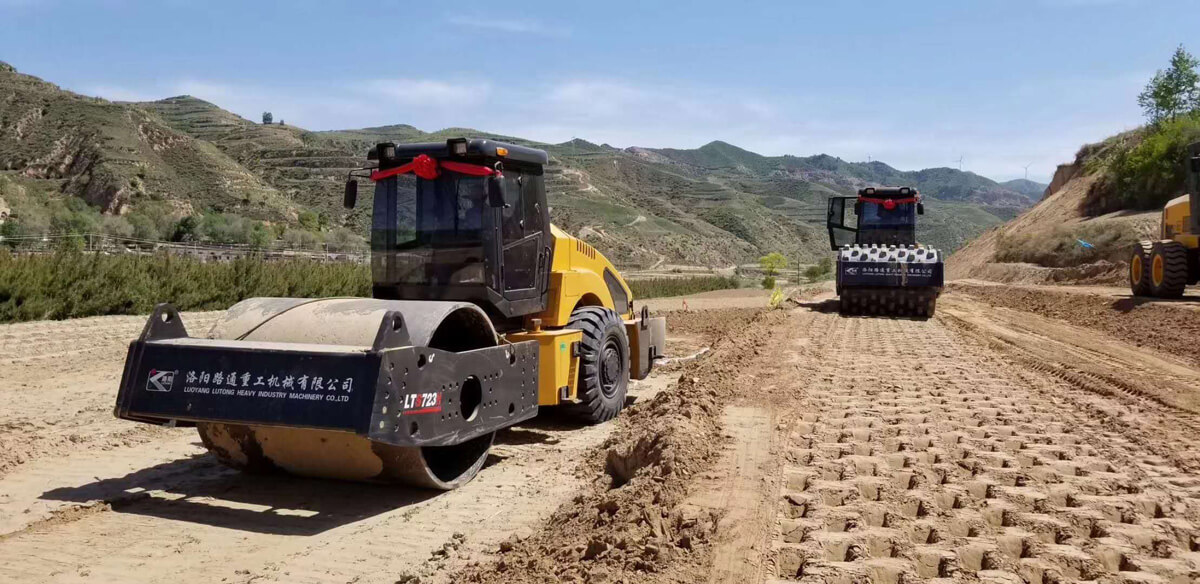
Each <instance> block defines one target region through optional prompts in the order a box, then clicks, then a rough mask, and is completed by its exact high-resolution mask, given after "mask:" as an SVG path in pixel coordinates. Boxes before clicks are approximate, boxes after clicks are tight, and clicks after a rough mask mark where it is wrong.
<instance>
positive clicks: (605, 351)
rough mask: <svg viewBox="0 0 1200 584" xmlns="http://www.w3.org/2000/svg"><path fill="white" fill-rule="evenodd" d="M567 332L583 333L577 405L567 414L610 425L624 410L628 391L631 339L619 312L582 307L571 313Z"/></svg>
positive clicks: (588, 421) (594, 307)
mask: <svg viewBox="0 0 1200 584" xmlns="http://www.w3.org/2000/svg"><path fill="white" fill-rule="evenodd" d="M567 327H568V328H573V329H579V330H580V331H583V339H582V340H581V341H580V345H579V380H578V382H577V390H576V396H577V398H578V402H577V403H575V404H572V405H570V406H568V408H567V411H569V412H570V413H571V414H572V415H574V416H576V417H578V418H579V419H581V420H583V421H585V422H587V423H589V424H599V423H602V422H607V421H608V420H611V419H613V418H615V417H617V414H619V413H621V410H622V409H623V408H624V407H625V393H626V390H627V389H628V388H629V338H628V337H627V336H626V334H625V323H623V322H621V317H620V316H619V315H617V313H616V312H613V311H612V310H609V309H607V308H604V307H600V306H582V307H579V308H576V309H575V312H572V313H571V319H570V321H569V322H568V324H567Z"/></svg>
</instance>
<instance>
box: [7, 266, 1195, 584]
mask: <svg viewBox="0 0 1200 584" xmlns="http://www.w3.org/2000/svg"><path fill="white" fill-rule="evenodd" d="M1028 294H1030V295H1032V296H1030V306H1034V307H1036V308H1035V310H1037V312H1032V311H1029V310H1023V309H1022V306H1020V305H1016V304H1014V303H1013V302H1012V300H1011V295H1004V294H1003V293H998V292H997V291H996V290H993V289H990V288H987V287H985V286H982V285H959V286H952V287H951V289H950V290H949V291H948V292H947V294H946V295H944V296H943V298H942V299H941V301H940V302H939V309H938V315H937V317H936V318H934V319H931V320H907V319H880V318H857V317H856V318H847V317H842V316H840V315H838V314H837V313H836V303H835V302H834V301H833V300H832V296H831V295H830V294H829V293H828V292H822V291H819V290H818V291H810V292H807V293H803V294H798V295H797V298H796V301H795V302H793V303H791V304H789V305H788V306H786V307H785V308H783V309H781V310H774V311H765V310H762V309H755V308H738V309H712V310H692V311H690V312H688V313H672V314H671V315H670V322H671V327H672V333H671V335H672V338H671V347H670V349H671V351H670V352H671V353H672V356H675V357H687V356H691V355H694V354H696V353H698V352H700V351H702V350H703V349H709V350H708V351H707V352H705V353H704V354H703V355H701V356H700V357H698V358H695V359H679V360H676V361H673V362H671V363H670V364H669V365H667V366H666V367H663V368H662V371H660V372H659V373H657V374H656V375H655V376H653V377H652V378H651V379H650V380H648V381H647V382H643V383H640V384H638V385H637V387H636V388H635V390H634V391H633V392H632V394H633V395H634V397H635V403H634V404H633V406H632V407H631V408H630V409H629V411H628V413H626V414H624V415H622V417H621V418H620V419H618V421H616V422H615V423H610V424H606V425H603V426H597V427H590V428H577V427H573V426H571V425H570V424H567V423H565V422H563V421H561V420H556V419H555V418H553V417H549V418H547V419H544V420H539V421H537V422H536V423H534V424H530V425H529V426H525V427H521V428H517V429H514V430H510V431H507V432H504V433H503V434H502V435H501V436H500V437H498V443H499V446H498V447H497V448H496V449H495V451H494V454H495V455H494V456H493V457H492V460H490V461H489V464H488V466H487V467H486V468H485V469H484V470H483V472H482V473H481V474H480V475H479V476H478V477H477V478H476V480H475V481H473V482H472V483H470V484H468V485H467V486H466V487H464V488H462V489H459V490H457V491H453V492H450V493H442V494H438V493H428V492H421V491H413V490H404V489H395V488H389V487H383V486H372V485H359V484H350V483H338V482H331V481H315V480H303V479H295V478H288V477H279V476H247V475H242V474H239V473H236V472H232V471H229V470H226V469H224V468H222V467H220V466H219V465H217V464H216V463H215V462H214V461H213V460H212V459H211V457H209V456H208V455H207V454H205V453H204V451H203V449H202V448H201V447H200V446H199V444H198V439H197V438H196V436H195V434H194V431H191V430H186V429H168V428H155V427H150V426H145V425H134V424H128V423H125V422H120V421H118V420H115V419H113V418H112V417H111V406H112V402H113V399H114V396H115V386H116V384H117V378H118V377H119V375H120V367H121V362H122V360H123V358H124V347H125V343H127V341H128V340H129V339H131V338H132V337H133V336H134V335H136V333H137V331H138V329H140V327H141V323H142V319H140V318H126V317H112V318H102V319H87V320H83V321H71V322H61V323H30V324H21V325H10V326H6V327H0V361H2V365H3V369H2V370H0V399H3V400H4V403H5V404H6V406H5V407H4V408H0V581H3V582H9V581H11V582H77V581H78V582H263V581H276V582H388V583H391V582H405V583H412V582H452V581H453V582H458V581H480V582H543V581H556V580H559V581H578V582H620V581H624V582H697V581H708V582H737V583H739V584H741V583H745V582H792V581H801V582H829V583H834V582H847V583H850V582H918V581H939V580H940V581H947V582H949V581H971V582H975V581H986V582H1006V583H1007V582H1012V583H1017V582H1033V583H1039V584H1040V583H1046V584H1049V583H1054V582H1075V581H1094V582H1131V583H1132V582H1139V583H1150V582H1181V583H1182V582H1196V581H1200V448H1197V447H1196V445H1195V440H1196V439H1197V437H1200V398H1198V397H1197V395H1198V394H1200V363H1198V362H1197V361H1196V359H1195V356H1194V354H1193V353H1192V352H1191V351H1192V348H1193V347H1195V346H1197V343H1198V342H1200V338H1198V337H1197V335H1196V334H1195V333H1194V332H1193V331H1194V329H1189V328H1187V327H1186V326H1183V327H1182V328H1177V329H1176V331H1177V334H1178V335H1179V336H1181V337H1186V338H1182V339H1178V340H1173V339H1170V338H1167V336H1166V335H1162V336H1161V337H1158V338H1156V339H1146V341H1145V342H1142V343H1138V342H1137V338H1136V335H1137V334H1138V333H1137V331H1136V326H1143V325H1141V324H1137V325H1134V324H1130V325H1129V326H1128V327H1124V328H1112V327H1111V326H1110V324H1108V319H1106V318H1102V317H1103V314H1101V313H1097V312H1096V310H1098V309H1097V308H1096V307H1097V306H1099V307H1101V308H1103V306H1111V307H1112V310H1113V311H1114V315H1113V316H1112V318H1113V319H1120V318H1124V317H1122V315H1125V314H1138V315H1139V317H1138V318H1139V319H1140V320H1138V321H1136V322H1139V323H1140V322H1142V321H1148V320H1152V319H1155V318H1159V319H1164V320H1163V322H1183V323H1185V324H1186V323H1188V322H1191V323H1193V324H1194V323H1195V320H1191V319H1195V318H1197V317H1196V313H1195V311H1194V310H1192V309H1190V308H1188V307H1173V306H1151V307H1142V306H1128V307H1126V306H1123V305H1120V304H1119V302H1117V301H1118V300H1119V299H1116V300H1114V299H1112V298H1107V297H1103V296H1100V295H1094V296H1095V298H1092V297H1091V296H1088V294H1087V293H1086V292H1074V293H1072V294H1076V295H1083V296H1084V297H1087V298H1086V300H1087V302H1083V303H1080V302H1077V301H1075V300H1072V299H1070V298H1067V299H1065V300H1064V299H1060V298H1059V297H1058V296H1057V295H1056V294H1058V293H1057V292H1054V291H1039V290H1031V291H1028ZM1097 299H1099V300H1097ZM1114 303H1116V305H1115V306H1114ZM701 306H705V307H707V304H705V303H701ZM672 308H673V306H672ZM1125 308H1128V310H1125V311H1124V312H1121V311H1122V310H1123V309H1125ZM1139 311H1140V312H1139ZM1163 311H1179V312H1163ZM214 317H215V315H212V314H194V315H185V322H186V323H187V324H188V325H189V327H191V328H192V329H200V328H203V327H204V324H205V323H206V322H211V321H212V319H213V318H214ZM1127 322H1129V323H1134V322H1135V321H1134V320H1132V319H1128V320H1127ZM193 323H195V324H193ZM1145 326H1149V325H1145ZM1188 335H1191V336H1190V337H1189V336H1188ZM1139 345H1140V346H1139Z"/></svg>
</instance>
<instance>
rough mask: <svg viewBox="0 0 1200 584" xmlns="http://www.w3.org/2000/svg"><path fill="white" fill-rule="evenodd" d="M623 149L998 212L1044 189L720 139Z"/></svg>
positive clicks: (715, 168) (710, 168)
mask: <svg viewBox="0 0 1200 584" xmlns="http://www.w3.org/2000/svg"><path fill="white" fill-rule="evenodd" d="M627 150H628V151H630V152H632V153H634V154H638V155H641V156H644V157H646V158H647V159H654V160H656V161H659V162H667V163H672V162H673V163H676V164H680V165H688V166H693V167H696V168H698V169H703V170H704V171H707V172H721V171H725V172H741V173H746V174H751V175H757V176H762V177H770V176H789V177H793V178H801V179H804V180H815V181H818V182H833V183H836V184H844V185H846V186H850V187H860V186H869V185H907V186H915V187H917V188H918V189H919V190H920V191H921V192H922V193H924V194H925V195H927V196H930V197H933V198H936V199H944V200H949V201H967V202H972V203H979V204H981V205H988V206H996V207H1016V208H1021V209H1024V208H1027V207H1029V206H1030V205H1032V204H1034V203H1035V202H1037V200H1038V199H1039V198H1041V191H1043V190H1045V188H1046V186H1045V185H1040V188H1037V186H1038V185H1037V183H1034V182H1032V181H1022V182H1018V181H1009V183H1004V184H1001V183H997V182H996V181H994V180H991V179H989V178H986V177H983V176H979V175H977V174H975V173H973V172H970V171H960V170H956V169H953V168H946V167H941V168H927V169H924V170H918V171H902V170H897V169H895V168H892V167H891V166H888V165H887V164H885V163H883V162H879V161H873V162H846V161H844V160H842V159H840V158H836V157H833V156H830V155H828V154H817V155H814V156H807V157H798V156H792V155H783V156H763V155H761V154H757V153H754V152H751V151H749V150H745V149H743V148H739V147H737V146H734V145H732V144H729V143H727V142H722V141H719V140H717V141H713V142H709V143H708V144H705V145H704V146H701V147H700V148H697V149H694V150H679V149H673V148H660V149H651V148H629V149H627ZM1014 183H1015V184H1014ZM1026 183H1028V184H1026ZM1035 191H1036V192H1035Z"/></svg>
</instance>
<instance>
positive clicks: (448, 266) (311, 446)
mask: <svg viewBox="0 0 1200 584" xmlns="http://www.w3.org/2000/svg"><path fill="white" fill-rule="evenodd" d="M368 160H369V161H372V162H373V163H374V164H373V165H369V166H370V167H369V168H364V169H361V170H359V171H354V172H352V173H351V176H350V179H349V180H348V181H347V184H346V191H345V201H344V203H345V206H346V207H347V208H353V207H354V206H355V204H356V202H357V196H358V179H359V178H367V177H369V178H370V181H371V182H373V184H374V193H375V194H374V198H373V210H372V227H371V250H372V251H371V273H372V279H373V292H372V296H373V297H372V298H320V299H306V298H251V299H248V300H245V301H242V302H239V303H238V304H236V305H234V306H233V307H231V308H230V309H229V310H228V311H227V312H226V313H225V314H224V315H223V317H222V318H221V319H220V320H219V321H218V322H217V323H216V324H215V325H214V326H213V328H212V329H211V330H210V331H209V332H208V334H207V335H205V336H202V337H201V336H196V337H193V336H190V335H189V334H188V332H187V330H186V329H185V327H184V324H183V322H181V320H180V316H179V313H178V311H177V310H176V309H175V308H173V307H172V306H170V305H167V304H162V305H159V306H158V307H156V308H155V311H154V313H153V315H151V317H150V320H149V321H148V322H147V323H146V326H145V328H144V329H143V331H142V333H141V335H140V336H139V337H138V338H137V339H136V340H134V341H133V342H132V343H131V344H130V347H129V353H128V357H127V359H126V362H125V370H124V373H123V375H122V379H121V386H120V389H119V392H118V395H117V405H116V410H115V413H116V416H117V417H119V418H122V419H126V420H132V421H136V422H144V423H149V424H165V425H174V426H195V427H196V428H198V430H199V433H200V437H201V439H202V441H203V443H204V445H205V446H206V447H207V448H208V449H209V450H210V451H211V452H212V453H213V454H214V455H215V456H216V457H217V458H218V459H219V460H221V461H222V462H223V463H225V464H228V465H230V466H233V467H237V468H241V469H246V470H254V471H269V470H281V471H286V472H290V473H294V474H298V475H305V476H315V477H329V478H338V479H349V480H363V481H384V482H398V483H404V484H409V485H415V486H420V487H427V488H432V489H443V490H446V489H453V488H455V487H458V486H460V485H462V484H464V483H466V482H467V481H469V480H471V478H472V477H474V476H475V474H476V473H477V472H478V471H479V469H480V468H481V467H482V465H483V462H484V460H485V458H486V457H487V453H488V450H489V449H490V448H491V446H492V440H493V438H494V436H495V435H496V432H497V431H499V430H502V429H504V428H506V427H509V426H512V425H514V424H517V423H520V422H522V421H525V420H529V419H530V418H533V417H534V416H536V415H537V414H538V411H539V408H542V407H548V406H559V407H560V409H563V410H566V411H567V412H569V413H570V414H571V415H573V416H576V417H577V418H578V419H580V420H581V421H582V422H585V423H602V422H605V421H608V420H610V419H612V418H613V417H615V416H616V415H617V414H618V413H619V412H620V411H621V409H622V408H623V407H624V406H625V397H626V396H625V394H626V389H627V387H628V384H629V380H630V379H631V378H632V379H642V378H644V377H646V376H647V375H648V374H649V373H650V369H651V367H652V365H653V363H654V360H655V358H657V357H659V356H661V355H662V354H663V345H664V338H665V336H666V322H665V319H664V318H662V317H656V318H651V317H650V315H649V313H648V311H647V310H646V309H645V308H644V307H643V308H642V310H641V311H640V312H639V311H637V310H635V308H634V303H633V295H632V293H631V292H630V289H629V286H628V285H627V284H626V283H625V281H624V279H622V277H621V275H620V274H619V273H618V272H617V270H616V268H614V267H613V265H612V263H610V262H609V261H608V260H607V259H605V257H604V256H603V255H602V254H601V253H600V252H598V251H597V250H596V249H595V248H593V247H592V246H590V245H588V244H587V243H586V242H584V241H582V240H579V239H576V238H574V237H571V236H570V235H568V234H567V233H565V232H563V231H562V230H560V229H558V228H556V227H555V226H553V225H551V223H550V214H549V208H548V206H547V204H546V191H545V182H544V178H543V177H544V174H543V173H544V168H545V166H546V164H547V162H548V157H547V155H546V153H545V152H544V151H542V150H538V149H534V148H528V147H523V146H518V145H513V144H505V143H502V142H496V141H493V140H484V139H466V138H456V139H451V140H447V141H446V142H436V143H420V144H394V143H383V144H378V145H377V146H375V147H374V148H372V149H371V151H370V153H369V154H368Z"/></svg>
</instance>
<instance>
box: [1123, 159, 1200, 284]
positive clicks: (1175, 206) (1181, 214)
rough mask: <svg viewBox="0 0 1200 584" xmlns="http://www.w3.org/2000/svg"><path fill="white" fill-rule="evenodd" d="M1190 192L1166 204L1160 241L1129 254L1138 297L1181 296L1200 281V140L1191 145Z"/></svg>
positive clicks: (1143, 244)
mask: <svg viewBox="0 0 1200 584" xmlns="http://www.w3.org/2000/svg"><path fill="white" fill-rule="evenodd" d="M1186 171H1187V176H1188V179H1187V184H1188V193H1189V194H1186V195H1183V196H1181V197H1177V198H1175V199H1171V200H1170V201H1168V202H1167V204H1166V206H1165V207H1163V211H1162V219H1161V221H1160V225H1159V238H1160V239H1159V240H1157V241H1140V242H1138V243H1137V244H1136V245H1134V246H1133V250H1132V252H1131V253H1130V254H1129V287H1130V289H1131V290H1132V291H1133V294H1134V296H1154V297H1157V298H1179V297H1180V296H1183V291H1184V288H1185V287H1187V286H1188V285H1192V284H1195V283H1196V282H1197V281H1200V142H1197V143H1195V144H1192V145H1190V146H1188V156H1187V162H1186Z"/></svg>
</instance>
